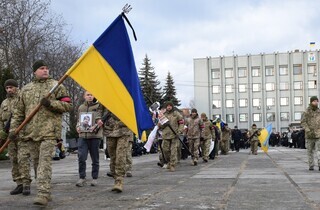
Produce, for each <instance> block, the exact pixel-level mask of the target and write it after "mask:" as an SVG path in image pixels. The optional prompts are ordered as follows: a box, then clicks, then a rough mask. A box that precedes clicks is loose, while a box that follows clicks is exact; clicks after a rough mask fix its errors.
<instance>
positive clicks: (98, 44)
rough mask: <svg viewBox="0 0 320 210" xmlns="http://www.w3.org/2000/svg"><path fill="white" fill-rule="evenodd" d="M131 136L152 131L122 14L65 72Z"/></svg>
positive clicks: (151, 123)
mask: <svg viewBox="0 0 320 210" xmlns="http://www.w3.org/2000/svg"><path fill="white" fill-rule="evenodd" d="M66 75H68V76H70V77H71V78H72V79H74V80H75V81H76V82H77V83H78V84H79V85H80V86H82V87H83V88H84V89H85V90H87V91H89V92H91V93H92V95H94V97H95V98H96V99H98V100H99V102H100V103H102V104H103V105H104V106H105V107H106V108H108V109H109V110H110V111H111V112H112V113H113V114H115V115H116V116H117V117H118V118H119V119H120V120H121V121H122V122H123V123H124V124H126V125H127V126H128V128H129V129H131V130H132V131H133V132H134V133H135V134H137V135H139V136H141V133H142V131H143V130H147V129H150V128H152V127H153V126H154V125H153V122H152V119H151V115H150V114H149V110H148V108H147V106H146V103H145V101H144V98H143V95H142V91H141V87H140V82H139V79H138V75H137V70H136V66H135V62H134V58H133V53H132V48H131V44H130V40H129V36H128V33H127V30H126V27H125V24H124V20H123V17H122V14H121V15H119V16H118V17H117V18H116V19H115V20H114V21H113V23H112V24H111V25H110V26H109V27H108V28H107V29H106V30H105V31H104V32H103V34H102V35H101V36H100V37H99V38H98V39H97V40H96V41H95V42H94V43H93V45H92V46H90V47H89V49H88V50H87V51H86V52H85V53H84V54H83V55H82V56H81V57H80V58H79V59H78V60H77V61H76V63H75V64H74V65H73V66H72V67H71V68H70V69H69V70H68V71H67V73H66Z"/></svg>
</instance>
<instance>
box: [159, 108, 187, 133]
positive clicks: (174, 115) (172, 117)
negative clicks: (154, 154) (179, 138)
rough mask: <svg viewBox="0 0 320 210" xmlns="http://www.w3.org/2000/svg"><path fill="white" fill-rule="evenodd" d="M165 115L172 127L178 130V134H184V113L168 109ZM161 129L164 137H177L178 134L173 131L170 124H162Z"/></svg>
mask: <svg viewBox="0 0 320 210" xmlns="http://www.w3.org/2000/svg"><path fill="white" fill-rule="evenodd" d="M164 116H165V117H166V118H168V120H169V123H170V125H171V127H172V129H173V130H174V131H175V132H176V134H182V132H183V117H182V115H181V114H180V113H179V112H178V111H176V110H171V111H170V112H168V111H166V112H165V113H164ZM159 129H160V130H161V131H162V139H175V138H176V135H175V134H174V133H173V132H172V130H171V129H170V128H169V126H168V125H166V124H165V125H161V126H160V127H159Z"/></svg>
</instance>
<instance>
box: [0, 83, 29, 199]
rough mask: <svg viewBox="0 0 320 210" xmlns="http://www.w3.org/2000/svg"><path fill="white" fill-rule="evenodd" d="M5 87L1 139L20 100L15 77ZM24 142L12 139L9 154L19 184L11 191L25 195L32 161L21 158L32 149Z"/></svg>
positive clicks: (0, 127)
mask: <svg viewBox="0 0 320 210" xmlns="http://www.w3.org/2000/svg"><path fill="white" fill-rule="evenodd" d="M4 87H5V89H6V92H7V98H6V99H5V100H4V101H3V102H2V104H1V107H0V133H1V134H0V135H1V139H4V140H6V138H7V136H8V134H7V132H8V131H9V126H10V118H11V116H12V113H13V109H14V107H16V104H17V101H18V94H19V90H18V83H17V81H15V80H13V79H8V80H7V81H5V83H4ZM23 143H24V142H22V141H21V139H17V140H16V141H11V142H10V143H9V145H8V150H9V156H10V160H11V163H12V171H11V174H12V179H13V181H14V182H16V184H17V187H16V188H15V189H14V190H12V191H11V192H10V194H11V195H16V194H20V193H22V194H23V195H29V194H30V182H31V176H30V162H29V158H27V159H22V158H21V153H22V152H23V153H26V154H27V155H29V156H30V151H29V149H28V147H27V148H25V147H24V144H23ZM19 155H20V159H19Z"/></svg>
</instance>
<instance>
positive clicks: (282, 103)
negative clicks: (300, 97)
mask: <svg viewBox="0 0 320 210" xmlns="http://www.w3.org/2000/svg"><path fill="white" fill-rule="evenodd" d="M288 105H289V98H287V97H284V98H280V106H288Z"/></svg>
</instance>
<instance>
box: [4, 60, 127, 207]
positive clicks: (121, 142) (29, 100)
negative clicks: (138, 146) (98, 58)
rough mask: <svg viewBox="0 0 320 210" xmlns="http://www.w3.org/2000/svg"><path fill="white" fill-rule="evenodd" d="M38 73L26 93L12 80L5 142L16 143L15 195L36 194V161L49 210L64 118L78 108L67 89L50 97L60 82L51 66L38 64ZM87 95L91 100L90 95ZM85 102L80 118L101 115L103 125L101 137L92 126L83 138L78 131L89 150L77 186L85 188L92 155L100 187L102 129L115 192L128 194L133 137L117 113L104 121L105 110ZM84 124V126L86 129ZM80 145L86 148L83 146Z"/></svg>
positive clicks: (40, 192)
mask: <svg viewBox="0 0 320 210" xmlns="http://www.w3.org/2000/svg"><path fill="white" fill-rule="evenodd" d="M32 68H33V72H34V79H33V81H32V82H30V83H29V84H27V85H25V86H24V87H23V88H22V89H21V91H19V89H18V83H17V81H15V80H13V79H9V80H7V81H6V82H5V84H4V86H5V89H6V92H7V98H6V99H5V100H4V101H3V102H2V104H1V107H0V138H1V139H3V140H5V139H7V138H8V139H9V140H10V143H9V146H8V150H9V156H10V159H11V162H12V179H13V181H14V182H16V185H17V186H16V188H15V189H13V190H12V191H11V192H10V194H11V195H16V194H23V195H30V193H31V192H30V183H31V181H32V179H31V175H30V158H31V159H32V160H33V165H34V168H35V178H36V181H37V195H36V197H35V199H34V204H36V205H43V206H46V205H47V204H48V202H49V201H51V200H52V197H51V176H52V167H51V160H52V154H53V153H54V149H55V143H56V139H60V138H61V129H62V128H61V121H62V114H63V113H64V112H68V111H69V110H70V109H71V108H72V104H71V99H70V97H69V96H68V93H67V91H66V88H65V87H64V86H63V85H59V86H58V87H57V88H56V90H55V91H54V92H53V93H52V94H51V95H50V97H48V98H46V96H47V94H48V93H49V91H50V90H51V89H52V88H53V87H54V86H55V85H56V84H57V81H56V80H53V79H51V78H50V76H49V68H48V65H47V64H46V63H45V61H43V60H38V61H36V62H35V63H34V64H33V67H32ZM85 94H86V95H89V96H90V93H89V92H87V91H86V92H85ZM91 96H92V95H91ZM85 98H87V100H86V102H85V103H86V104H85V105H84V106H83V108H81V107H79V114H80V113H84V112H86V113H88V112H89V111H90V113H96V114H94V116H92V117H94V122H95V123H96V125H97V126H98V133H99V134H97V133H95V132H96V131H97V130H95V129H92V130H91V129H90V127H86V129H87V131H86V132H83V133H82V132H81V131H80V129H78V130H79V133H80V142H82V143H81V146H80V147H81V148H83V149H82V152H81V154H78V157H79V176H80V180H79V181H78V182H77V186H79V187H81V186H84V185H85V181H86V180H85V169H86V163H85V162H86V159H87V154H88V152H89V153H90V155H91V158H92V160H93V163H92V164H93V168H92V178H93V180H92V182H91V186H95V185H97V178H98V174H99V157H98V156H99V154H98V152H99V143H100V140H101V136H100V133H101V130H100V131H99V128H100V127H101V128H102V130H103V133H104V135H105V136H106V137H107V145H108V153H109V154H110V158H111V160H110V171H111V173H112V176H113V177H114V179H115V185H114V187H113V188H112V191H115V192H122V190H123V178H124V175H125V174H126V175H127V177H131V176H132V172H131V168H132V159H131V156H130V152H131V150H132V146H131V147H130V144H131V145H132V140H133V133H132V132H131V131H130V130H129V129H128V128H127V127H126V126H125V125H124V124H123V123H122V122H121V121H120V120H119V119H118V118H117V117H116V116H115V115H113V114H112V113H111V112H110V113H109V117H108V118H107V119H106V120H105V121H104V122H102V121H101V117H102V116H101V115H102V112H100V111H98V110H100V109H99V107H101V106H102V105H101V104H97V103H95V102H92V101H93V100H91V99H93V97H87V96H85ZM88 98H90V99H88ZM39 103H40V104H41V107H40V109H39V111H38V112H37V113H36V114H35V115H34V116H33V118H31V120H30V121H29V122H28V123H27V124H26V125H25V126H24V127H23V128H22V130H20V132H19V133H18V134H17V133H16V130H17V128H18V127H19V126H20V125H21V123H22V122H23V121H24V120H25V119H26V118H27V117H28V116H29V115H30V113H31V112H32V111H34V109H35V108H36V106H38V104H39ZM86 107H87V108H86ZM96 107H98V108H96ZM103 108H104V107H103ZM101 110H102V109H101ZM104 112H105V115H108V112H109V111H108V110H106V109H105V111H104ZM80 120H81V119H80V117H79V121H80ZM89 120H90V119H89ZM78 125H79V126H80V124H78ZM92 128H93V127H92ZM5 130H6V131H7V132H5ZM95 140H97V141H95ZM94 142H97V143H94ZM78 144H80V143H79V142H78ZM78 146H79V145H78ZM127 148H129V149H127Z"/></svg>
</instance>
